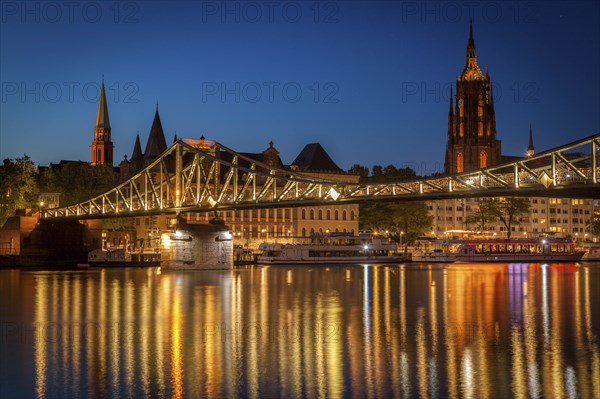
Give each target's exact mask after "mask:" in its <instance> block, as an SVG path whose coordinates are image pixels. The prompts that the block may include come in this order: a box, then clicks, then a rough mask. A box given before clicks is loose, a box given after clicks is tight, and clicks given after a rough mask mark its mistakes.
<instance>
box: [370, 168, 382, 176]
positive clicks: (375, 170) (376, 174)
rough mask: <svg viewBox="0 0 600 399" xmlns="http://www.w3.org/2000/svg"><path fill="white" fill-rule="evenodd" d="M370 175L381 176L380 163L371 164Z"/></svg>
mask: <svg viewBox="0 0 600 399" xmlns="http://www.w3.org/2000/svg"><path fill="white" fill-rule="evenodd" d="M371 176H372V177H374V178H378V177H381V176H383V168H382V167H381V165H373V168H372V172H371Z"/></svg>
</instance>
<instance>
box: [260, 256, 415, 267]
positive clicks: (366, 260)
mask: <svg viewBox="0 0 600 399" xmlns="http://www.w3.org/2000/svg"><path fill="white" fill-rule="evenodd" d="M406 260H407V258H406V257H405V256H373V257H366V256H352V257H339V258H333V257H331V258H310V259H277V258H272V257H268V256H258V257H257V258H256V261H257V263H259V264H273V265H293V264H299V265H313V264H319V265H325V264H327V265H331V264H344V265H347V264H374V263H400V262H405V261H406Z"/></svg>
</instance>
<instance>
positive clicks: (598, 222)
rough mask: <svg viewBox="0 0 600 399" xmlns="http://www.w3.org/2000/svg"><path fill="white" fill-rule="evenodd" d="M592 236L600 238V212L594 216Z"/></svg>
mask: <svg viewBox="0 0 600 399" xmlns="http://www.w3.org/2000/svg"><path fill="white" fill-rule="evenodd" d="M591 231H592V235H594V236H600V212H598V211H596V212H594V214H593V215H592V226H591Z"/></svg>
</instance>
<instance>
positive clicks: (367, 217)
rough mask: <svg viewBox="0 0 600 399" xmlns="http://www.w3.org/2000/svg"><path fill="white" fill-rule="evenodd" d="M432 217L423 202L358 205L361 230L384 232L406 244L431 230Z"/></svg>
mask: <svg viewBox="0 0 600 399" xmlns="http://www.w3.org/2000/svg"><path fill="white" fill-rule="evenodd" d="M432 222H433V217H432V216H431V215H430V214H429V210H428V209H427V206H426V205H425V203H424V202H418V201H411V202H388V203H373V204H361V205H360V228H361V230H372V231H385V230H388V231H389V232H390V234H391V235H392V236H396V238H398V237H399V236H400V234H401V233H402V234H403V240H404V242H406V243H409V242H413V241H414V240H415V239H416V238H417V237H419V236H422V235H424V234H425V233H426V232H427V231H429V230H430V229H431V224H432Z"/></svg>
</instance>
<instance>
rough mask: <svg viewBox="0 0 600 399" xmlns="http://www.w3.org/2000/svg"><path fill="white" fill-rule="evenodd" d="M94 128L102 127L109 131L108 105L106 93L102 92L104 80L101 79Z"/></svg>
mask: <svg viewBox="0 0 600 399" xmlns="http://www.w3.org/2000/svg"><path fill="white" fill-rule="evenodd" d="M95 127H104V128H108V129H110V120H109V119H108V105H107V104H106V92H105V91H104V79H102V88H101V89H100V99H99V101H98V112H97V113H96V126H95Z"/></svg>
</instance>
